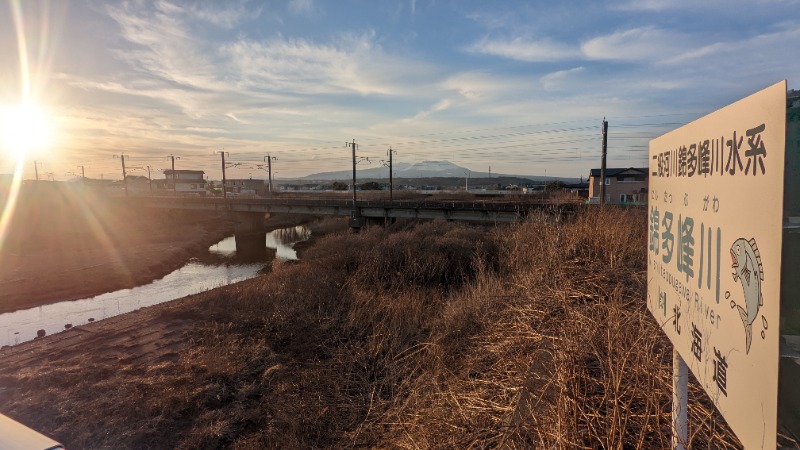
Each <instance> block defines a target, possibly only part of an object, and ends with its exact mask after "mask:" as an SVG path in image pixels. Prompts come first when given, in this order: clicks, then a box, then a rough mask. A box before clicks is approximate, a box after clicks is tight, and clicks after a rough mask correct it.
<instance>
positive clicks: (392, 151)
mask: <svg viewBox="0 0 800 450" xmlns="http://www.w3.org/2000/svg"><path fill="white" fill-rule="evenodd" d="M387 153H388V154H389V165H388V166H387V165H386V162H384V164H383V166H384V167H389V201H393V200H394V199H393V198H392V191H393V190H394V180H393V178H392V177H393V175H394V167H392V154H393V153H397V150H392V147H389V150H388V151H387Z"/></svg>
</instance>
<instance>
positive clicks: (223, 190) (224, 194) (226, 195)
mask: <svg viewBox="0 0 800 450" xmlns="http://www.w3.org/2000/svg"><path fill="white" fill-rule="evenodd" d="M217 153H219V154H220V155H221V156H222V200H223V201H225V203H227V202H228V191H227V190H225V153H227V152H226V151H225V150H224V149H223V150H220V151H219V152H217Z"/></svg>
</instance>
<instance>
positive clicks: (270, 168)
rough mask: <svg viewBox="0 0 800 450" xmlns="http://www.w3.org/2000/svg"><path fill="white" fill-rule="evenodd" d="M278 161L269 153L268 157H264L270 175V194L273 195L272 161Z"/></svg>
mask: <svg viewBox="0 0 800 450" xmlns="http://www.w3.org/2000/svg"><path fill="white" fill-rule="evenodd" d="M273 159H278V158H276V157H274V156H270V155H269V153H267V156H265V157H264V161H266V162H267V173H268V174H269V193H270V194H272V160H273Z"/></svg>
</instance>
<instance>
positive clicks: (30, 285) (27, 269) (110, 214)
mask: <svg viewBox="0 0 800 450" xmlns="http://www.w3.org/2000/svg"><path fill="white" fill-rule="evenodd" d="M312 219H313V217H307V216H295V215H279V216H275V217H271V218H269V219H267V222H266V224H267V226H268V229H270V230H271V229H276V228H282V227H286V226H292V225H297V224H299V223H302V222H304V221H308V220H312ZM231 234H233V222H232V221H230V220H229V219H228V218H227V217H226V216H225V215H223V214H221V213H207V212H185V211H161V210H150V209H148V208H137V207H136V206H132V205H131V204H128V203H125V201H124V200H123V199H120V198H107V197H102V196H97V195H94V194H92V193H91V192H83V191H80V190H76V189H75V188H66V187H63V186H55V185H54V186H46V185H42V186H37V187H36V188H35V189H33V188H31V189H28V190H24V191H23V192H22V194H21V196H20V199H19V205H18V207H17V209H16V211H15V214H14V215H13V218H12V222H11V225H10V228H9V232H8V235H7V238H6V239H5V241H4V242H0V244H2V245H0V313H5V312H11V311H15V310H18V309H24V308H31V307H34V306H40V305H45V304H49V303H53V302H57V301H68V300H77V299H81V298H86V297H91V296H95V295H99V294H103V293H106V292H110V291H114V290H118V289H125V288H131V287H134V286H138V285H141V284H146V283H149V282H151V281H153V280H155V279H158V278H161V277H163V276H165V275H167V274H169V273H170V272H172V271H174V270H175V269H178V268H179V267H181V266H183V265H184V264H186V263H187V262H188V261H189V260H190V259H191V258H193V257H198V256H203V254H204V253H205V252H206V250H207V249H208V247H209V246H211V245H213V244H215V243H216V242H219V241H220V240H222V239H223V238H225V237H227V236H230V235H231Z"/></svg>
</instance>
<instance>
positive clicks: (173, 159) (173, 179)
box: [167, 155, 181, 196]
mask: <svg viewBox="0 0 800 450" xmlns="http://www.w3.org/2000/svg"><path fill="white" fill-rule="evenodd" d="M167 158H170V159H171V160H172V195H173V196H177V195H178V185H177V184H175V159H181V157H180V156H175V155H169V156H167Z"/></svg>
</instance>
